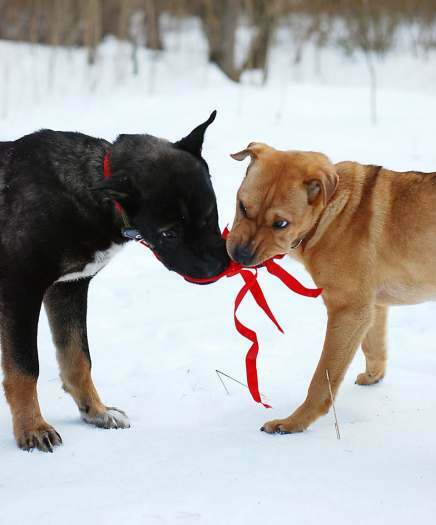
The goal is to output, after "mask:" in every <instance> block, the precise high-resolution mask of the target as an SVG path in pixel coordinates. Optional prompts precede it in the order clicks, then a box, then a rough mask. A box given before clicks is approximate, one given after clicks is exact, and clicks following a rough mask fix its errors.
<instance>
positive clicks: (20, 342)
mask: <svg viewBox="0 0 436 525" xmlns="http://www.w3.org/2000/svg"><path fill="white" fill-rule="evenodd" d="M1 295H2V311H1V344H2V366H3V373H4V381H3V385H4V390H5V395H6V399H7V401H8V403H9V406H10V408H11V412H12V420H13V428H14V435H15V439H16V441H17V444H18V446H19V447H20V448H22V449H24V450H32V449H34V448H38V449H39V450H42V451H44V452H53V447H55V446H56V445H60V444H61V443H62V439H61V437H60V435H59V434H58V433H57V432H56V430H55V429H54V428H53V427H51V426H50V425H49V424H48V423H47V422H46V421H45V420H44V418H43V417H42V415H41V410H40V407H39V403H38V396H37V391H36V384H37V380H38V375H39V362H38V349H37V330H38V319H39V313H40V310H41V304H42V296H43V293H42V292H41V293H39V292H36V291H34V290H32V289H31V287H30V286H29V287H26V288H24V286H23V283H20V284H17V285H16V286H12V285H11V284H10V283H9V285H8V286H7V287H6V288H4V287H3V289H2V294H1Z"/></svg>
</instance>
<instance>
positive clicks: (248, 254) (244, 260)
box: [233, 245, 254, 266]
mask: <svg viewBox="0 0 436 525" xmlns="http://www.w3.org/2000/svg"><path fill="white" fill-rule="evenodd" d="M253 257H254V253H253V252H252V251H251V250H250V248H249V247H248V246H247V245H244V246H241V245H238V246H236V248H235V249H234V251H233V259H234V260H235V261H236V262H237V263H240V264H242V265H244V266H249V265H250V263H251V261H252V260H253Z"/></svg>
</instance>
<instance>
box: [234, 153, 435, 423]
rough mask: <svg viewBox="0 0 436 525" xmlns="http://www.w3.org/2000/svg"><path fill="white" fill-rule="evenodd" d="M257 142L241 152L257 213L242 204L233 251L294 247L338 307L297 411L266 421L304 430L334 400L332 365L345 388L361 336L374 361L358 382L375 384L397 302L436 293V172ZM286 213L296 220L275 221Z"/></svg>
mask: <svg viewBox="0 0 436 525" xmlns="http://www.w3.org/2000/svg"><path fill="white" fill-rule="evenodd" d="M250 149H251V148H250V146H248V147H247V149H246V150H243V151H242V152H240V153H238V154H236V155H234V158H236V159H237V160H241V159H242V158H244V156H246V155H245V152H247V155H250V157H251V158H252V162H251V164H250V166H249V168H248V170H247V176H246V178H245V179H244V181H243V183H242V185H241V187H240V189H239V191H238V201H239V200H241V201H242V202H243V206H244V207H245V208H246V209H247V216H244V214H243V213H242V212H241V210H240V209H239V204H238V205H237V211H236V217H235V221H234V224H233V227H232V230H231V233H230V235H229V237H228V241H227V249H228V252H229V254H230V256H232V255H233V253H234V250H235V248H236V246H238V245H244V246H250V247H251V249H252V251H253V252H254V259H253V261H252V263H251V264H252V265H256V264H260V263H262V262H263V261H265V260H266V259H268V258H270V257H272V256H274V255H277V254H280V253H289V254H290V255H291V256H293V257H295V258H297V259H298V260H300V261H301V262H302V263H303V264H304V265H305V267H306V269H307V270H308V271H309V273H310V274H311V276H312V278H313V279H314V281H315V283H316V285H317V286H319V287H322V288H323V289H324V292H323V300H324V302H325V304H326V307H327V311H328V325H327V333H326V338H325V342H324V348H323V351H322V354H321V358H320V361H319V364H318V366H317V369H316V371H315V374H314V376H313V379H312V381H311V384H310V387H309V390H308V394H307V398H306V400H305V401H304V403H303V404H302V405H301V406H300V407H299V408H298V409H297V410H296V411H295V412H293V413H292V414H291V415H290V416H289V417H288V418H286V419H279V420H274V421H270V422H268V423H266V424H265V426H264V427H263V429H264V430H265V431H267V432H282V433H287V432H298V431H301V430H304V429H305V428H307V427H308V426H309V425H310V424H311V423H312V422H313V421H315V420H316V419H317V418H318V417H319V416H320V415H322V414H325V413H326V412H327V411H328V410H329V408H330V405H331V401H330V397H329V391H328V385H327V381H326V375H325V370H326V369H328V371H329V375H330V380H331V383H332V390H333V393H334V394H336V392H337V390H338V387H339V385H340V383H341V381H342V379H343V377H344V375H345V372H346V370H347V368H348V365H349V364H350V362H351V360H352V358H353V356H354V354H355V352H356V350H357V348H358V347H359V345H361V344H362V348H363V351H364V354H365V357H366V371H365V372H364V373H362V374H360V375H359V376H358V377H357V380H356V382H357V383H358V384H361V385H369V384H373V383H375V382H377V381H379V380H380V379H381V378H382V377H383V376H384V374H385V366H386V341H385V339H386V318H387V307H388V306H389V305H391V304H414V303H419V302H423V301H426V300H432V299H435V298H436V272H435V264H436V173H433V174H423V173H416V172H405V173H397V172H393V171H390V170H386V169H383V168H379V167H377V166H363V165H361V164H358V163H355V162H341V163H339V164H336V165H333V164H332V163H331V162H330V160H329V159H328V158H327V157H326V156H325V155H322V154H320V153H313V152H298V151H278V150H275V149H274V148H271V147H269V146H267V145H262V144H257V145H256V148H255V154H254V155H253V154H252V153H250ZM312 181H317V182H316V183H315V184H314V183H313V182H312ZM317 184H318V186H319V191H317V189H316V186H317ZM278 220H287V221H289V224H288V226H287V227H286V228H284V229H281V230H278V229H274V228H273V227H272V225H273V223H274V222H275V221H278ZM298 240H301V241H302V242H301V244H300V245H299V247H298V248H297V249H295V250H293V249H292V246H294V245H295V244H296V241H298Z"/></svg>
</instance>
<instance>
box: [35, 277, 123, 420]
mask: <svg viewBox="0 0 436 525" xmlns="http://www.w3.org/2000/svg"><path fill="white" fill-rule="evenodd" d="M89 282H90V279H79V280H77V281H67V282H58V283H55V284H53V285H52V286H51V287H50V288H49V289H48V291H47V293H46V294H45V297H44V304H45V308H46V311H47V315H48V318H49V322H50V328H51V331H52V335H53V341H54V343H55V345H56V350H57V358H58V362H59V367H60V375H61V379H62V382H63V387H64V389H65V390H66V391H67V392H68V393H69V394H71V396H72V397H73V398H74V400H75V402H76V403H77V406H78V407H79V411H80V414H81V416H82V419H83V420H84V421H86V422H87V423H92V424H94V425H96V426H98V427H102V428H128V427H129V426H130V424H129V419H128V417H127V416H126V414H125V413H124V412H123V411H122V410H118V409H116V408H112V407H106V406H105V405H104V404H103V403H102V402H101V400H100V397H99V395H98V393H97V390H96V388H95V386H94V383H93V381H92V377H91V357H90V355H89V347H88V337H87V328H86V313H87V302H88V288H89Z"/></svg>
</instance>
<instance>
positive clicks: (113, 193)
mask: <svg viewBox="0 0 436 525" xmlns="http://www.w3.org/2000/svg"><path fill="white" fill-rule="evenodd" d="M91 189H92V191H95V192H98V193H100V194H101V195H102V196H103V198H104V199H105V200H112V199H116V200H122V199H125V198H127V197H128V196H129V194H130V193H131V185H130V182H129V181H128V179H127V178H122V179H114V178H112V177H110V178H108V179H103V180H102V181H100V182H97V184H95V185H94V186H93V187H92V188H91Z"/></svg>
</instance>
